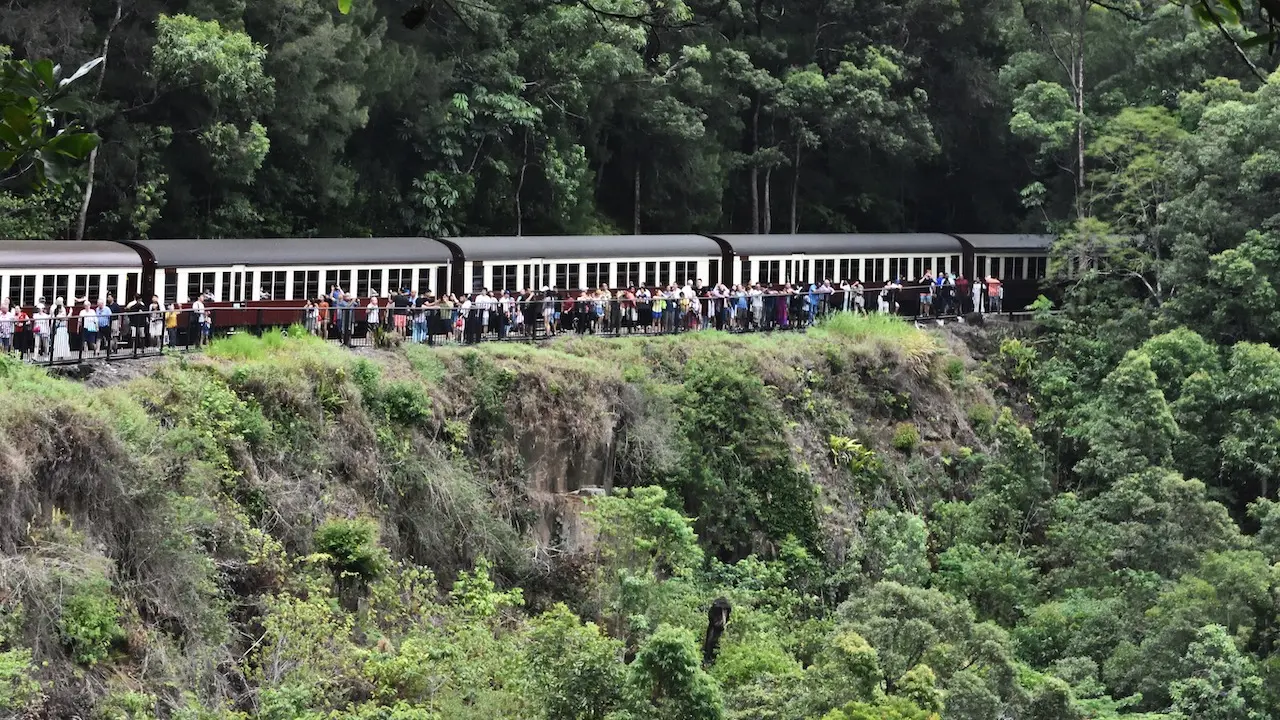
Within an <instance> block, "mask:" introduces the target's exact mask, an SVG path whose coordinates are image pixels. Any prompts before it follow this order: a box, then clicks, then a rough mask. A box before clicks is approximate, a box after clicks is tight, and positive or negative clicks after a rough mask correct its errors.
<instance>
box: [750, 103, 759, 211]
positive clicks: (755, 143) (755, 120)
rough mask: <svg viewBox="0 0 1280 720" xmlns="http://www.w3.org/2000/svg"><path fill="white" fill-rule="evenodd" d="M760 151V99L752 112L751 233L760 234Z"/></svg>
mask: <svg viewBox="0 0 1280 720" xmlns="http://www.w3.org/2000/svg"><path fill="white" fill-rule="evenodd" d="M759 150H760V99H759V98H756V101H755V107H754V108H753V109H752V111H751V233H752V234H753V235H754V234H756V233H758V232H760V168H759V167H758V166H757V165H756V159H755V154H756V152H758V151H759Z"/></svg>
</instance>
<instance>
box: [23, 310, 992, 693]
mask: <svg viewBox="0 0 1280 720" xmlns="http://www.w3.org/2000/svg"><path fill="white" fill-rule="evenodd" d="M980 373H981V368H979V367H977V366H976V365H975V364H974V363H972V362H971V361H967V360H965V359H964V358H962V357H959V356H957V355H955V354H953V352H951V351H948V350H947V349H946V348H945V346H944V345H943V344H942V343H941V341H940V340H939V338H937V337H932V336H929V335H926V334H924V333H921V332H918V331H916V330H914V329H911V328H909V327H906V326H901V325H898V324H896V323H894V322H893V321H884V322H881V321H877V320H874V319H873V320H869V321H863V320H853V319H848V318H838V319H837V320H836V321H833V322H832V323H830V324H829V325H828V326H827V327H825V328H824V329H822V330H819V331H813V332H810V333H809V334H808V335H778V336H772V337H732V336H725V335H720V334H715V333H708V334H693V335H689V336H684V337H678V338H655V339H634V340H621V341H603V340H595V339H592V338H573V339H566V340H562V341H558V342H555V343H553V344H551V345H550V346H548V347H531V346H525V345H517V344H507V345H488V346H483V347H479V348H474V349H471V348H447V349H428V348H421V347H415V348H403V349H399V350H395V351H377V352H374V351H370V352H368V353H365V354H352V353H348V352H346V351H342V350H340V349H337V348H333V347H329V346H325V345H323V344H318V343H315V342H312V341H311V340H310V339H305V338H304V339H296V338H295V339H287V338H279V337H274V338H267V339H264V340H256V339H252V338H240V339H236V340H233V341H226V342H223V343H221V344H219V345H216V346H215V347H214V348H213V350H212V351H211V352H210V354H209V356H207V357H192V358H187V359H175V360H172V361H167V362H164V363H161V364H159V365H157V366H155V367H151V368H148V370H147V372H146V374H144V375H142V376H140V377H136V378H132V379H122V380H120V381H119V382H115V383H114V384H111V385H110V386H109V387H90V386H87V385H86V384H84V383H82V382H80V381H76V380H65V379H54V378H50V377H48V376H47V375H45V374H44V372H43V371H41V370H36V369H31V368H27V367H22V366H18V365H16V364H14V363H11V362H5V363H4V364H0V375H2V376H3V381H2V382H0V611H3V612H4V618H5V621H4V623H0V644H2V643H5V642H9V643H10V644H13V645H15V646H19V645H20V646H23V647H28V648H30V649H31V650H32V652H33V653H34V658H35V661H36V662H40V661H47V662H48V665H46V666H44V667H43V668H42V669H41V670H40V673H43V674H44V675H45V676H46V677H45V678H44V679H45V680H48V681H57V682H52V684H50V685H48V687H52V688H55V692H52V693H51V694H50V695H49V698H48V701H47V702H46V704H45V706H44V708H45V709H44V713H45V714H46V715H47V716H49V717H56V716H59V713H63V712H72V711H73V710H74V709H76V708H82V707H84V706H87V705H88V704H91V698H90V696H91V695H93V694H94V693H96V692H98V691H99V690H100V689H101V687H100V686H101V683H102V681H103V680H104V678H106V677H107V673H108V671H107V670H104V669H103V668H105V667H107V665H108V664H113V665H112V667H113V669H112V670H111V671H110V672H111V673H115V674H119V673H121V672H123V673H124V674H125V675H127V676H129V677H133V678H135V680H136V681H137V682H139V683H143V684H149V683H152V682H163V683H178V684H179V685H181V686H184V687H195V686H202V687H203V686H208V685H209V684H213V685H218V686H221V685H227V684H229V686H230V685H236V684H238V683H240V684H242V683H245V682H249V680H248V679H247V678H248V676H249V675H250V674H251V673H249V671H247V670H246V669H244V668H243V667H242V662H243V658H244V657H245V653H246V650H247V649H248V648H247V644H248V643H249V642H250V640H248V639H246V638H251V637H252V632H248V629H249V628H251V627H252V626H253V624H254V623H255V622H257V620H256V618H257V617H258V614H259V612H260V608H261V606H262V603H263V602H264V598H267V597H270V596H271V595H272V593H274V592H275V591H276V590H278V589H279V588H281V587H282V586H283V585H284V584H285V583H287V582H289V577H290V573H291V572H292V570H291V568H292V567H294V565H295V563H296V562H297V561H298V559H299V558H304V559H305V558H306V557H307V556H308V555H309V554H310V553H313V552H315V551H316V548H317V545H316V542H317V540H316V531H317V529H318V528H320V527H321V526H322V525H324V524H325V523H327V522H330V523H331V522H333V521H335V520H337V521H354V520H356V519H361V518H371V519H373V521H374V522H375V524H376V526H377V528H378V530H379V532H378V538H379V539H380V543H381V544H382V546H384V547H385V548H386V549H387V550H388V551H389V552H390V554H391V557H393V558H396V559H400V560H404V561H407V562H411V563H414V564H418V565H423V566H426V567H429V568H431V569H432V570H434V571H435V572H436V574H437V575H438V576H439V577H440V578H441V579H442V581H445V582H447V581H448V580H449V579H451V578H452V577H454V576H455V575H456V573H457V572H458V571H460V570H463V569H469V568H471V567H472V566H473V564H474V563H475V562H476V561H477V559H478V558H481V557H484V558H486V559H487V560H489V561H491V562H492V563H493V564H494V568H495V572H496V573H497V574H498V576H499V577H500V578H505V579H507V580H512V581H519V582H520V583H521V584H522V585H524V586H525V587H526V588H530V587H532V588H539V589H538V590H537V591H536V592H535V593H534V594H535V597H533V598H532V601H533V602H534V603H535V604H537V603H538V602H544V601H545V600H547V599H555V598H561V597H565V596H567V595H572V593H573V592H574V589H573V588H572V587H570V586H569V585H572V577H573V576H572V574H569V575H566V574H564V573H565V572H567V571H566V570H565V568H566V567H570V566H572V565H573V564H574V563H580V562H582V561H583V560H582V559H583V558H584V557H587V556H588V555H589V550H590V549H591V545H592V538H593V537H594V533H595V530H594V529H593V528H592V527H591V526H590V525H589V524H588V523H587V522H586V521H585V519H584V518H583V516H582V509H583V506H584V500H585V498H587V497H590V496H592V495H594V494H600V493H607V492H609V491H611V490H612V489H613V488H615V487H619V486H638V485H662V486H664V487H665V488H667V491H668V497H670V498H672V501H673V502H676V503H679V504H682V506H683V507H682V509H683V510H684V511H685V512H686V514H688V515H691V516H693V517H695V518H696V528H697V530H698V534H699V537H700V538H701V540H702V543H703V545H704V547H705V548H706V549H707V550H708V551H709V552H711V553H714V554H716V555H718V556H720V557H721V558H723V559H735V558H740V557H744V556H746V555H747V554H749V553H752V552H756V553H762V554H764V555H769V554H771V553H774V552H776V550H777V549H778V548H779V547H780V546H781V544H782V543H784V542H785V541H787V540H788V538H794V539H795V540H797V541H799V542H800V543H802V544H804V545H806V546H808V547H809V548H810V549H811V550H812V551H813V552H814V553H816V554H817V555H818V556H820V557H822V558H823V559H824V562H826V563H828V564H830V565H833V566H838V565H840V564H841V563H842V562H844V559H845V558H846V557H847V556H848V555H849V553H850V552H851V548H854V547H856V546H857V544H858V538H857V537H855V535H854V532H853V531H852V530H851V529H850V528H853V527H855V526H856V525H857V519H858V517H859V516H860V513H861V510H862V508H863V507H865V506H867V505H868V504H869V503H871V502H874V501H877V500H885V499H892V501H893V502H895V503H896V504H899V505H901V506H904V507H908V508H910V507H913V506H918V507H923V506H925V505H927V504H929V503H932V502H933V501H934V500H936V499H937V498H939V497H945V496H950V495H952V494H955V493H962V492H963V489H964V486H965V483H966V482H968V480H967V479H966V477H965V471H964V459H965V458H966V457H968V453H969V452H970V450H971V449H974V448H980V447H981V446H982V444H983V441H982V439H981V437H980V436H981V435H982V433H983V432H984V428H986V427H987V426H989V425H990V424H991V421H992V418H993V414H992V411H991V406H990V403H989V397H988V395H987V393H986V391H985V390H984V389H983V388H982V385H981V383H980V382H978V380H977V377H978V376H979V375H980ZM90 384H92V379H91V382H90ZM566 578H569V579H566ZM539 593H540V594H541V595H542V596H544V597H541V598H539V597H538V596H537V595H538V594H539ZM82 596H83V597H85V598H89V600H87V601H86V603H88V604H87V605H86V607H89V606H92V607H98V606H95V605H93V604H92V602H90V601H94V602H97V601H100V605H101V607H102V608H109V607H115V608H116V609H117V610H118V612H117V613H116V616H117V617H118V620H117V621H113V622H111V623H105V624H104V627H106V628H107V629H106V630H102V633H105V634H106V635H105V636H101V635H102V633H99V634H98V635H95V636H94V637H95V638H97V640H95V641H94V642H89V641H87V640H84V639H83V638H80V639H77V637H78V636H77V634H76V632H72V631H69V630H68V629H67V627H68V624H67V618H68V614H69V613H71V612H73V611H72V610H68V608H69V607H73V609H74V607H78V606H74V605H70V606H69V605H68V598H76V597H82ZM95 598H96V600H94V599H95ZM75 612H79V611H75ZM103 612H107V611H106V610H103ZM108 614H111V613H108ZM117 631H118V632H117ZM95 643H96V644H95ZM0 649H2V648H0ZM99 651H100V652H99ZM144 665H145V668H146V669H145V673H146V674H147V677H146V678H142V676H141V675H139V674H138V673H140V672H144V671H143V670H139V668H140V667H143V666H144ZM76 666H79V667H81V668H82V669H83V668H92V669H91V670H90V673H89V675H88V676H86V675H84V674H83V673H82V672H73V668H75V667H76ZM157 668H158V669H157ZM73 678H78V679H74V680H73ZM94 678H97V679H96V680H95V679H94ZM229 686H228V687H229ZM224 689H225V688H224ZM227 692H231V691H230V690H227ZM60 703H61V705H60ZM73 714H74V713H73ZM67 716H69V715H67Z"/></svg>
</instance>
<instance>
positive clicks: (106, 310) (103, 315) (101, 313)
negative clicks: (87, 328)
mask: <svg viewBox="0 0 1280 720" xmlns="http://www.w3.org/2000/svg"><path fill="white" fill-rule="evenodd" d="M97 312H98V345H99V347H101V348H102V349H103V350H105V351H106V352H107V354H108V355H110V354H111V352H112V351H113V350H114V349H115V339H114V335H115V332H114V331H113V328H114V327H116V324H117V323H118V322H119V320H118V318H116V316H115V314H114V313H112V312H111V308H110V307H107V303H106V301H105V300H99V301H98V311H97ZM94 350H95V351H96V350H97V348H94Z"/></svg>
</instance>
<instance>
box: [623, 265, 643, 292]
mask: <svg viewBox="0 0 1280 720" xmlns="http://www.w3.org/2000/svg"><path fill="white" fill-rule="evenodd" d="M639 284H640V263H638V262H629V263H618V286H619V287H635V286H637V285H639Z"/></svg>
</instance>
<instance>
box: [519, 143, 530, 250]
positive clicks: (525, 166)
mask: <svg viewBox="0 0 1280 720" xmlns="http://www.w3.org/2000/svg"><path fill="white" fill-rule="evenodd" d="M528 170H529V131H528V130H525V132H524V153H523V156H522V157H521V158H520V179H519V180H518V181H516V237H520V236H521V235H522V234H524V210H523V209H522V208H521V207H520V196H521V195H522V194H523V193H524V174H525V172H527V171H528Z"/></svg>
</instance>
